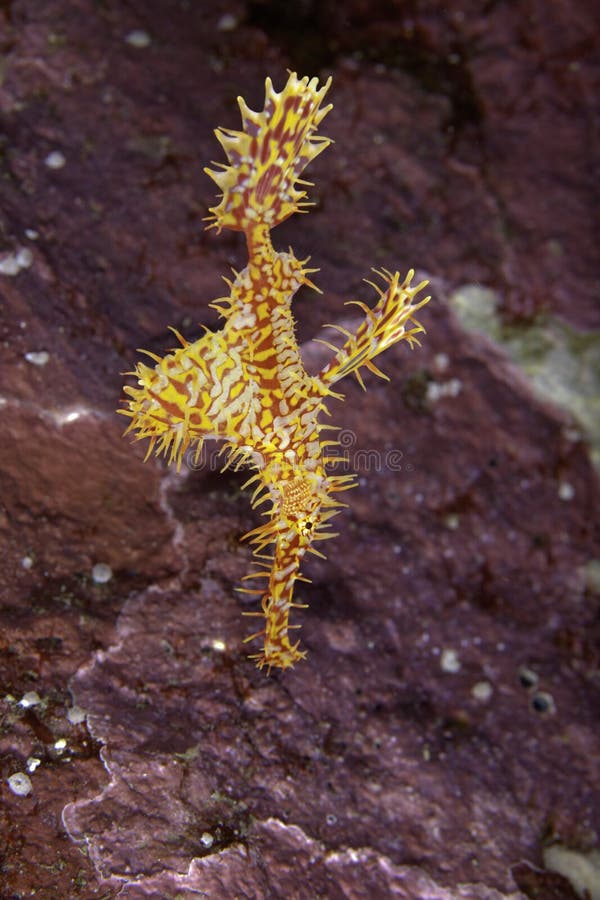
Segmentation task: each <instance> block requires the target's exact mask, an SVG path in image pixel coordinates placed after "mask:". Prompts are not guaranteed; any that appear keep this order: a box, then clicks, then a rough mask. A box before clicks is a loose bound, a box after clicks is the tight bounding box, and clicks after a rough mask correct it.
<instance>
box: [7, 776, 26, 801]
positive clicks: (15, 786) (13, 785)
mask: <svg viewBox="0 0 600 900" xmlns="http://www.w3.org/2000/svg"><path fill="white" fill-rule="evenodd" d="M8 786H9V788H10V789H11V791H12V792H13V794H16V795H17V797H26V796H27V794H30V793H31V779H30V777H29V775H26V774H25V772H15V774H14V775H11V776H10V777H9V778H8Z"/></svg>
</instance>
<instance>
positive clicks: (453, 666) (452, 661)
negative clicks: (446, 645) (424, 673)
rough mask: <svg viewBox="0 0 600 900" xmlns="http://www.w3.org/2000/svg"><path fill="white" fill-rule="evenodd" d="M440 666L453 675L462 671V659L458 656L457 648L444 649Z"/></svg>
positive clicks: (443, 670)
mask: <svg viewBox="0 0 600 900" xmlns="http://www.w3.org/2000/svg"><path fill="white" fill-rule="evenodd" d="M440 668H441V670H442V672H448V673H449V674H451V675H455V674H456V672H460V659H459V658H458V653H457V652H456V650H450V649H445V650H442V655H441V656H440Z"/></svg>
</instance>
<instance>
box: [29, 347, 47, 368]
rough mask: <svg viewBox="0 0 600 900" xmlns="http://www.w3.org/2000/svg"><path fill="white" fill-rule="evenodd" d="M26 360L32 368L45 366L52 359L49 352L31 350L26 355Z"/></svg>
mask: <svg viewBox="0 0 600 900" xmlns="http://www.w3.org/2000/svg"><path fill="white" fill-rule="evenodd" d="M25 359H26V360H27V362H28V363H31V365H32V366H45V365H46V363H47V362H48V360H49V359H50V354H49V353H48V351H47V350H31V351H30V352H29V353H26V354H25Z"/></svg>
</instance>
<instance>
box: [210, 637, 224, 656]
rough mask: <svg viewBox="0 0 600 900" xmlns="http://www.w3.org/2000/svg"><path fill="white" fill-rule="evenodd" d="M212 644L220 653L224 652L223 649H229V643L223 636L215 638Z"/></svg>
mask: <svg viewBox="0 0 600 900" xmlns="http://www.w3.org/2000/svg"><path fill="white" fill-rule="evenodd" d="M211 646H212V648H213V650H217V651H218V652H219V653H223V651H224V650H226V649H227V644H226V643H225V641H224V640H222V639H221V638H215V639H214V640H213V641H212V643H211Z"/></svg>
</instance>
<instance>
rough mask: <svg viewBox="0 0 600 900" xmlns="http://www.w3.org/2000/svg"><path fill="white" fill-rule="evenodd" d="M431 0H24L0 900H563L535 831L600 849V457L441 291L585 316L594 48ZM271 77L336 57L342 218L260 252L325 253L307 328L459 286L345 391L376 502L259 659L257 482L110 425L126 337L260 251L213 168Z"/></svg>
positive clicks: (6, 60)
mask: <svg viewBox="0 0 600 900" xmlns="http://www.w3.org/2000/svg"><path fill="white" fill-rule="evenodd" d="M446 6H447V5H443V4H438V3H435V2H433V0H432V2H431V3H429V4H419V6H418V9H416V8H415V9H413V8H412V5H408V4H407V5H406V7H403V6H398V5H396V6H392V5H389V4H386V3H377V2H375V3H370V4H369V5H368V7H367V6H365V5H364V4H362V3H359V2H355V3H349V4H343V5H340V4H328V3H324V4H323V3H320V4H314V5H313V4H310V3H308V4H300V5H299V8H298V9H296V7H294V18H293V19H292V18H289V13H286V14H284V13H282V12H281V11H280V10H281V9H283V6H282V7H279V6H278V7H277V8H275V7H273V8H271V7H269V6H268V5H264V4H258V3H256V4H248V5H247V6H246V5H244V4H236V5H226V4H225V3H214V4H212V5H210V8H206V9H205V8H204V7H203V8H202V9H200V8H199V7H196V6H195V5H194V4H185V3H181V4H178V5H174V4H166V3H165V4H151V5H150V7H148V6H147V5H144V4H137V3H132V4H127V5H123V4H114V5H113V4H100V5H99V4H92V3H90V2H88V0H81V2H80V3H78V4H67V3H65V2H64V0H51V2H48V3H45V4H41V5H40V4H36V3H34V2H32V0H21V2H19V0H13V2H9V3H4V4H0V116H1V119H0V132H1V134H0V174H1V175H2V177H1V178H0V302H1V306H0V316H1V318H0V329H1V331H2V346H1V349H0V416H1V417H2V424H3V431H2V439H1V441H0V541H1V548H2V550H1V555H2V560H3V562H2V566H1V568H0V622H1V626H2V638H1V641H2V644H1V646H2V654H1V655H0V678H1V680H2V692H1V699H0V772H1V774H2V783H1V785H0V791H1V792H2V805H1V806H0V834H1V837H2V841H1V849H0V867H1V873H2V874H1V884H2V887H1V889H0V896H2V897H3V898H4V897H6V898H20V897H25V896H31V894H32V892H34V891H35V892H37V896H40V897H44V898H46V897H47V898H52V900H54V898H56V900H58V898H61V900H62V898H65V897H69V898H77V897H82V898H86V900H87V898H89V900H91V898H97V897H105V898H109V897H110V898H112V897H117V896H119V897H127V898H146V897H152V898H168V900H171V898H176V897H180V898H188V897H190V898H192V897H197V896H209V897H214V898H221V897H257V898H259V897H286V898H289V897H294V898H295V897H298V898H301V900H303V898H313V897H328V898H329V897H331V898H338V897H339V898H362V897H379V896H381V897H388V896H389V897H398V898H407V900H408V898H411V900H413V898H415V900H421V898H422V900H426V898H427V900H433V898H436V900H442V898H443V900H506V898H511V900H517V898H519V900H521V898H524V897H532V898H533V897H537V898H544V900H546V898H547V900H552V898H563V900H567V898H573V897H575V896H576V894H575V893H574V892H573V889H572V888H571V887H570V885H569V882H568V881H567V880H566V879H565V878H563V877H562V876H560V875H557V874H554V873H551V872H548V871H547V870H545V869H544V855H543V848H544V846H545V845H547V844H548V843H550V842H552V841H560V843H561V844H562V845H564V846H568V847H571V848H572V849H574V850H578V851H581V852H587V851H589V850H591V849H593V848H594V847H595V846H597V842H598V837H597V835H598V830H599V828H600V822H599V821H598V810H599V809H600V803H599V802H598V796H597V793H595V790H596V788H597V785H598V776H599V772H598V753H597V747H598V731H597V729H598V726H597V708H598V695H597V692H598V655H597V636H598V630H597V601H598V584H599V581H600V579H599V577H598V561H597V560H598V556H599V551H598V534H597V520H598V487H597V476H596V474H595V472H594V469H593V467H592V465H591V463H590V458H589V452H588V448H587V446H586V445H585V443H584V441H583V440H582V438H581V434H580V432H579V431H578V429H577V428H576V427H575V426H574V422H573V421H571V420H570V419H569V417H568V415H567V414H565V413H564V412H561V411H559V410H557V409H555V408H552V407H550V406H549V405H544V404H543V403H542V402H541V401H540V400H539V399H536V397H535V396H534V395H533V393H532V391H531V390H530V386H529V384H528V383H527V381H526V379H525V377H524V376H523V375H522V374H521V373H520V372H519V371H518V370H517V369H516V368H515V367H514V366H513V365H512V364H511V363H510V362H509V360H508V359H507V357H506V356H505V355H504V353H503V351H502V350H501V348H499V347H498V346H496V345H495V344H494V343H492V341H490V340H489V339H487V338H485V337H483V336H478V335H477V334H473V333H465V332H463V330H462V329H461V327H460V325H459V323H458V321H457V320H456V319H455V318H454V314H453V312H452V311H451V309H450V307H449V305H448V304H447V302H446V297H447V295H448V293H449V292H450V290H451V289H453V288H456V287H459V286H461V285H464V284H466V283H483V284H485V285H487V286H489V287H490V288H493V289H494V290H495V291H496V292H497V293H498V294H499V295H500V296H501V298H502V307H501V310H500V312H501V314H502V315H503V316H504V319H505V321H506V322H510V324H511V327H518V324H519V322H520V321H521V320H523V319H526V320H528V321H529V320H531V319H532V317H536V316H538V315H539V314H540V313H541V312H543V311H545V310H547V311H548V312H550V313H552V315H553V316H558V317H562V319H563V320H564V321H566V322H568V324H569V326H571V327H575V328H577V329H580V330H583V332H584V333H587V331H589V330H590V329H592V328H593V327H597V326H598V315H597V310H598V271H597V260H596V259H595V257H594V243H593V237H594V217H595V216H597V212H596V209H597V203H596V201H595V199H594V195H593V190H594V187H593V181H592V174H593V171H594V165H595V164H596V160H595V156H594V154H595V153H597V145H596V143H595V137H594V135H595V134H596V133H597V131H596V129H597V118H595V115H596V113H595V112H594V104H593V103H592V98H593V96H594V95H595V93H594V92H595V91H597V88H598V84H597V80H598V71H597V68H594V64H593V60H594V59H595V58H596V57H595V56H594V52H595V51H597V49H598V46H597V43H598V38H597V33H598V31H597V28H596V23H595V22H594V21H593V12H591V11H590V10H589V9H588V6H589V5H588V4H583V3H581V4H578V5H576V6H575V7H570V8H569V9H568V10H567V9H566V8H565V9H564V10H563V9H562V8H558V7H548V5H547V4H543V3H535V2H534V3H523V2H519V3H516V4H513V5H512V6H510V7H508V6H506V5H503V4H491V5H490V4H477V3H473V4H471V5H470V7H469V9H468V11H467V10H466V9H465V10H464V11H463V12H462V13H461V14H459V13H458V12H452V11H450V12H447V11H446ZM286 8H287V7H286ZM290 9H291V7H290ZM286 67H290V68H295V69H297V70H298V71H299V72H301V73H303V74H304V73H306V74H317V73H319V72H320V73H321V74H327V73H332V74H333V76H334V83H333V89H332V100H333V102H334V104H335V108H334V110H333V112H332V113H331V114H330V116H329V117H328V119H327V124H328V129H327V133H328V134H330V135H331V136H332V137H333V138H334V139H335V141H336V144H335V146H334V147H332V148H331V149H330V150H329V151H328V152H327V154H324V155H323V157H321V158H320V159H319V160H318V161H317V162H316V163H315V165H314V167H313V169H312V170H311V177H313V178H314V180H315V181H316V188H315V189H314V197H315V199H316V200H317V207H316V209H315V210H314V211H313V212H312V213H311V215H310V216H307V217H302V218H297V220H294V221H290V222H289V223H286V224H285V225H284V226H282V227H281V229H279V230H278V231H279V233H276V234H275V235H274V237H275V238H276V239H277V240H278V241H279V242H280V244H281V245H286V244H287V243H292V244H293V245H294V247H295V248H296V250H297V253H298V255H301V253H303V252H305V253H306V254H309V253H310V254H312V257H313V261H314V263H315V265H321V266H322V272H321V274H320V275H319V276H317V277H318V283H319V285H320V286H321V287H323V288H324V289H325V294H324V295H323V296H322V297H321V296H319V297H316V295H312V296H311V295H310V294H307V295H306V296H302V297H300V298H299V300H298V302H297V304H296V315H297V316H298V319H299V330H300V334H301V336H302V338H303V339H304V340H305V341H306V342H308V341H309V340H310V339H311V338H312V337H314V336H315V334H317V333H318V331H319V329H320V328H321V326H322V325H323V323H324V322H327V321H338V322H340V321H342V320H343V318H344V316H345V315H346V312H345V311H344V308H343V306H342V301H343V300H344V299H348V298H350V297H356V296H362V297H363V298H364V299H369V290H370V289H369V288H368V287H366V286H364V285H361V283H360V279H361V278H362V277H363V276H364V275H366V274H367V272H368V267H369V266H370V265H372V264H376V265H383V266H388V267H394V268H395V267H399V268H401V267H402V266H406V267H407V268H408V267H409V266H411V265H414V266H416V267H417V268H421V269H426V270H427V271H428V272H430V273H432V274H433V276H434V279H433V280H434V287H435V297H434V300H433V301H432V303H431V304H430V305H429V306H428V308H427V313H426V316H424V323H425V325H426V327H427V330H428V334H427V336H426V337H425V340H424V346H423V348H422V349H421V350H419V351H417V352H416V353H414V354H410V353H408V352H407V351H405V350H404V348H398V349H397V350H394V351H392V352H390V353H389V355H387V356H386V357H385V358H384V360H383V361H382V365H383V368H384V370H385V371H386V372H387V373H388V374H389V375H390V376H391V379H392V381H391V384H385V383H383V382H380V381H377V382H376V380H375V379H373V380H372V381H370V382H369V390H368V392H367V393H366V394H363V393H362V392H361V391H360V389H359V388H358V386H357V385H354V384H348V385H344V390H345V392H346V397H347V399H346V403H345V404H343V405H342V406H339V407H338V408H337V409H336V410H335V415H336V421H337V422H338V424H340V425H342V427H343V431H342V433H341V437H342V439H343V443H344V447H345V450H346V454H347V465H348V469H349V470H351V469H352V470H355V471H358V472H359V474H360V476H361V478H360V486H359V488H357V489H356V490H354V491H353V492H352V493H351V494H349V495H348V502H349V509H348V510H347V511H346V512H345V513H344V514H343V515H342V516H340V517H339V519H338V520H337V522H338V523H339V530H340V535H339V537H337V538H336V539H335V541H331V542H329V544H328V545H327V546H326V548H325V549H326V550H327V555H328V559H327V560H326V561H321V560H315V561H314V562H312V563H311V564H310V566H308V567H307V570H306V574H307V575H309V576H310V577H311V579H312V582H313V583H312V585H306V586H305V588H304V590H303V599H304V600H305V601H306V602H308V603H309V608H308V609H307V610H305V611H303V612H301V613H299V617H298V622H299V623H301V624H302V626H303V632H302V633H303V642H304V645H305V646H306V647H307V648H308V649H309V651H310V652H309V657H308V660H307V661H306V662H305V663H304V664H303V665H301V666H298V667H297V668H296V669H295V670H294V671H293V672H291V673H287V674H285V675H281V674H275V675H272V676H271V677H270V678H267V677H266V676H265V675H264V674H261V673H259V672H257V671H255V669H254V668H253V667H252V664H251V663H249V662H248V661H247V659H246V653H247V650H248V648H247V646H246V645H244V644H243V643H242V642H243V638H244V636H245V635H246V634H247V633H248V631H249V630H251V629H250V628H249V627H248V621H249V620H245V619H244V618H243V617H242V616H241V612H242V611H244V610H250V609H251V608H252V605H251V603H250V602H249V601H248V600H247V599H246V598H245V597H244V595H239V594H236V592H235V587H236V585H238V584H239V580H240V578H241V576H242V575H243V574H245V572H246V571H247V570H248V564H249V551H248V549H247V547H246V545H244V544H242V543H240V537H241V535H242V534H244V533H245V532H246V531H248V530H249V528H250V527H252V525H253V523H255V522H256V521H257V519H256V517H255V515H254V514H253V513H252V511H251V509H250V505H249V500H248V497H247V496H245V495H244V494H242V492H241V490H240V488H241V484H242V482H243V480H244V476H243V474H242V473H239V474H238V475H236V474H235V473H226V474H225V475H220V474H219V472H218V469H219V462H218V460H217V459H216V457H215V455H214V454H212V455H211V454H208V455H207V456H206V457H205V458H204V459H203V460H202V463H201V465H200V467H198V468H195V467H193V466H188V467H186V468H185V470H184V471H183V472H182V473H181V474H180V475H176V474H175V473H172V472H169V471H168V470H167V469H166V468H165V467H164V466H163V465H162V464H161V463H158V462H155V461H149V462H148V463H146V464H145V465H144V464H143V463H142V457H143V452H142V451H141V449H140V448H132V447H131V446H129V445H128V444H127V442H126V441H123V440H122V439H121V437H120V433H121V431H122V423H121V421H120V420H119V417H118V416H116V415H115V414H114V409H115V408H116V406H117V405H118V399H119V396H120V394H121V385H122V382H123V376H122V375H121V374H120V373H121V372H124V371H126V370H128V369H130V368H131V366H132V363H133V361H134V359H135V357H136V351H135V348H136V347H138V346H143V347H146V348H148V349H157V350H161V351H164V348H165V347H167V346H169V344H170V340H171V339H170V338H169V337H168V332H167V326H168V325H174V326H176V327H177V328H179V329H180V330H181V331H183V332H184V333H185V334H186V336H188V337H193V336H194V334H196V333H197V328H198V325H197V323H198V322H199V321H201V322H203V323H205V324H207V325H208V326H209V327H210V326H211V325H212V324H214V323H215V318H214V316H215V314H214V313H213V312H211V311H210V310H208V309H207V302H208V301H209V300H211V299H213V298H214V297H216V296H218V295H219V294H220V293H221V288H220V286H219V281H220V276H221V275H222V274H225V273H226V271H227V267H228V266H229V265H233V266H235V267H238V266H240V265H241V264H243V260H244V252H243V248H242V247H241V246H240V244H239V243H238V242H237V241H236V240H235V239H232V238H230V237H226V236H224V237H222V238H217V237H215V236H212V235H207V234H206V233H204V232H203V231H202V222H201V219H202V216H203V215H204V214H205V210H206V207H207V205H208V203H209V202H211V201H212V199H213V195H212V188H211V185H210V183H209V182H208V179H205V177H204V176H203V175H202V172H201V166H202V165H204V164H206V163H207V162H208V161H209V160H210V159H212V158H214V157H215V156H218V154H219V149H218V147H217V146H216V142H215V141H214V138H213V137H212V129H213V128H214V127H215V126H216V125H218V124H219V125H225V126H231V127H235V126H236V124H237V111H236V109H235V102H234V101H235V96H236V95H237V94H238V93H243V94H244V96H245V98H246V99H247V100H248V102H249V104H250V105H251V106H252V105H254V106H258V105H259V104H260V102H261V96H262V83H263V79H264V76H265V75H266V74H270V75H271V76H272V77H273V80H274V82H275V84H276V85H279V84H281V83H283V80H284V77H285V69H286ZM306 352H307V355H309V356H311V355H312V356H314V355H315V354H318V353H319V352H322V348H321V350H318V349H317V348H316V347H315V345H312V344H308V343H307V345H306ZM98 564H101V567H100V568H98ZM107 566H108V567H109V569H107V568H106V567H107ZM16 773H23V774H27V775H28V777H29V779H30V781H31V791H30V792H29V793H27V794H19V793H15V792H14V790H13V788H11V785H13V786H14V785H15V784H17V785H18V784H21V783H26V782H25V781H24V780H23V779H21V780H17V781H16V782H15V781H14V779H13V780H12V781H11V782H10V784H9V781H8V779H9V777H10V776H11V775H14V774H16ZM82 851H83V852H82ZM590 858H592V857H590Z"/></svg>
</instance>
